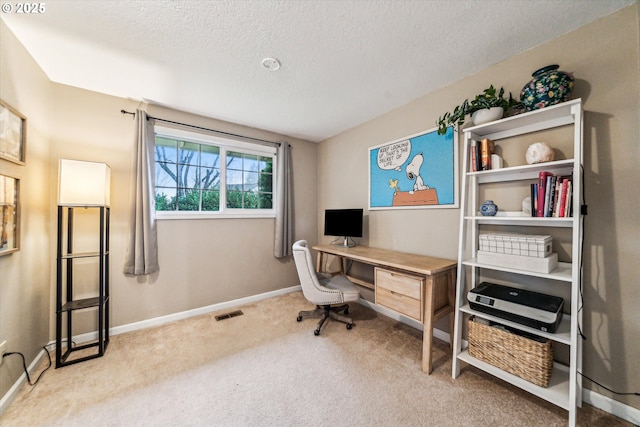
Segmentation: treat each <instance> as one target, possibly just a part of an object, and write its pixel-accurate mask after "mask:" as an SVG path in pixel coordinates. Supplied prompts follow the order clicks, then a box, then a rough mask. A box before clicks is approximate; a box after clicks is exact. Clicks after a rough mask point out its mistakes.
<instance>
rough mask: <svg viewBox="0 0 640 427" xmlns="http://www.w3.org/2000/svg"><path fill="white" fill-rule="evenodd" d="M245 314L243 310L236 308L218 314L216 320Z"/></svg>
mask: <svg viewBox="0 0 640 427" xmlns="http://www.w3.org/2000/svg"><path fill="white" fill-rule="evenodd" d="M243 314H244V313H243V312H242V310H236V311H232V312H230V313H225V314H220V315H218V316H216V320H218V321H220V320H224V319H231V318H232V317H237V316H242V315H243Z"/></svg>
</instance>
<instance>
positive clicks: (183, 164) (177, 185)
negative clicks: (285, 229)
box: [155, 126, 275, 218]
mask: <svg viewBox="0 0 640 427" xmlns="http://www.w3.org/2000/svg"><path fill="white" fill-rule="evenodd" d="M274 162H275V147H267V146H262V145H258V144H249V143H244V142H239V141H233V140H229V139H224V138H217V137H214V136H211V135H207V134H199V133H194V132H187V131H184V130H178V129H173V128H165V127H160V126H156V127H155V192H156V193H155V198H156V212H157V214H158V215H157V216H158V218H189V217H227V216H274V215H275V210H274V208H273V200H274V193H273V189H274V188H275V187H274V175H273V170H274V166H275V165H274Z"/></svg>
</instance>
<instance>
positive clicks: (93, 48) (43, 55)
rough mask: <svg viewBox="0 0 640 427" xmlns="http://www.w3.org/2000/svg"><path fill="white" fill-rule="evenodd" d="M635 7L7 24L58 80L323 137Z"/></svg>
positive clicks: (187, 8) (409, 8) (232, 12)
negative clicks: (272, 63) (273, 61)
mask: <svg viewBox="0 0 640 427" xmlns="http://www.w3.org/2000/svg"><path fill="white" fill-rule="evenodd" d="M635 2H637V0H562V1H560V0H527V1H518V0H509V1H507V0H483V1H479V0H471V1H463V0H457V1H427V0H424V1H392V0H387V1H347V0H345V1H266V0H264V1H181V0H157V1H124V0H113V1H52V0H48V1H46V2H44V3H43V4H45V6H46V10H45V12H44V13H42V14H18V13H15V11H13V13H3V14H2V20H4V21H5V22H6V23H7V25H8V26H9V28H10V29H11V30H12V32H13V33H14V34H15V35H16V36H17V37H18V39H20V41H21V42H22V43H23V44H24V45H25V47H26V48H27V50H28V51H29V52H30V53H31V55H32V56H33V57H34V59H35V60H36V62H37V63H38V64H39V65H40V66H41V67H42V69H43V70H44V72H45V73H46V74H47V75H48V76H49V78H50V79H51V80H52V81H54V82H58V83H63V84H67V85H71V86H76V87H80V88H84V89H89V90H93V91H97V92H102V93H106V94H111V95H116V96H120V97H124V98H132V99H136V100H146V101H148V102H153V103H158V104H162V105H166V106H170V107H172V108H176V109H179V110H184V111H188V112H192V113H197V114H202V115H205V116H209V117H214V118H218V119H222V120H228V121H232V122H235V123H240V124H244V125H248V126H253V127H257V128H261V129H265V130H270V131H274V132H278V133H282V134H285V135H290V136H294V137H299V138H303V139H307V140H310V141H321V140H323V139H326V138H328V137H330V136H333V135H336V134H338V133H340V132H342V131H344V130H347V129H349V128H351V127H353V126H356V125H358V124H360V123H363V122H365V121H367V120H370V119H372V118H374V117H376V116H379V115H381V114H383V113H385V112H387V111H389V110H392V109H394V108H396V107H399V106H402V105H404V104H406V103H408V102H410V101H412V100H413V99H416V98H418V97H420V96H422V95H425V94H427V93H429V92H431V91H434V90H436V89H438V88H440V87H443V86H446V85H448V84H451V83H453V82H455V81H457V80H460V79H462V78H464V77H466V76H468V75H471V74H473V73H475V72H477V71H479V70H482V69H484V68H486V67H488V66H490V65H492V64H495V63H497V62H500V61H502V60H504V59H506V58H508V57H510V56H513V55H515V54H517V53H520V52H522V51H524V50H527V49H530V48H532V47H534V46H536V45H539V44H541V43H543V42H545V41H546V40H549V39H552V38H554V37H557V36H558V35H561V34H564V33H566V32H569V31H571V30H573V29H575V28H578V27H580V26H582V25H584V24H587V23H589V22H592V21H594V20H596V19H597V18H599V17H602V16H606V15H609V14H611V13H613V12H615V11H617V10H619V9H621V8H623V7H625V6H627V5H630V4H633V3H635ZM14 5H15V3H14ZM3 8H4V6H3ZM265 57H275V58H278V59H279V60H280V61H281V63H282V66H281V68H280V70H279V71H275V72H272V71H268V70H266V69H264V68H263V67H262V65H261V61H262V59H263V58H265Z"/></svg>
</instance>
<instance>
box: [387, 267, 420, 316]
mask: <svg viewBox="0 0 640 427" xmlns="http://www.w3.org/2000/svg"><path fill="white" fill-rule="evenodd" d="M375 275H376V278H375V282H376V304H380V305H382V306H385V307H387V308H390V309H392V310H394V311H397V312H398V313H401V314H404V315H405V316H409V317H412V318H414V319H416V320H419V321H422V289H423V287H424V279H423V278H421V277H417V276H411V275H408V274H403V273H396V272H394V271H389V270H384V269H381V268H376V272H375Z"/></svg>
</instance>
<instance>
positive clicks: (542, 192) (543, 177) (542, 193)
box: [536, 171, 553, 217]
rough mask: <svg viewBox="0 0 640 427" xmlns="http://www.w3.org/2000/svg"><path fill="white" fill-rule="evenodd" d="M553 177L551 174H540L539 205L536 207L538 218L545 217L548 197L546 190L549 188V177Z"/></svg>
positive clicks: (542, 172) (543, 172)
mask: <svg viewBox="0 0 640 427" xmlns="http://www.w3.org/2000/svg"><path fill="white" fill-rule="evenodd" d="M551 175H553V174H552V173H551V172H545V171H541V172H540V173H538V196H537V200H538V203H537V205H536V216H537V217H543V216H544V213H545V211H544V204H545V200H546V196H547V192H546V188H547V177H549V176H551Z"/></svg>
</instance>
